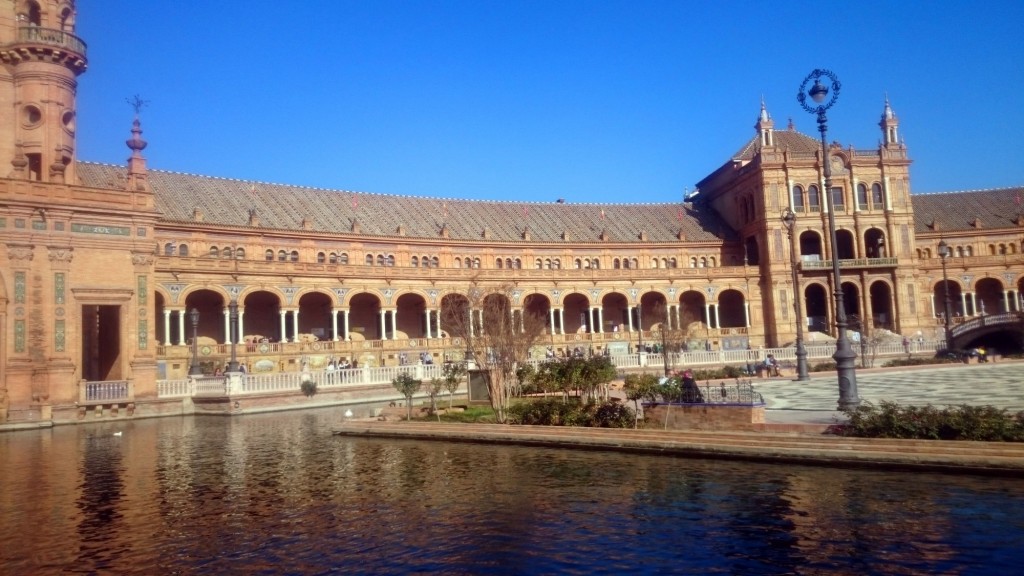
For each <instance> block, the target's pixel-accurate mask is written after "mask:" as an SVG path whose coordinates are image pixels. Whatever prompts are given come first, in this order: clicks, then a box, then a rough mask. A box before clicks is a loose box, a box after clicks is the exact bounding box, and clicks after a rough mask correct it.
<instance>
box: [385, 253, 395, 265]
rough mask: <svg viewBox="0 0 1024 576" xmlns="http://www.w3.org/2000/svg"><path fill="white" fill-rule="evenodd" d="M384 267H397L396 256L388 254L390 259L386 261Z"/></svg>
mask: <svg viewBox="0 0 1024 576" xmlns="http://www.w3.org/2000/svg"><path fill="white" fill-rule="evenodd" d="M384 265H385V266H394V265H395V255H394V254H388V257H387V258H386V259H385V260H384Z"/></svg>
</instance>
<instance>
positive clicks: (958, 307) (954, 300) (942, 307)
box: [932, 280, 964, 319]
mask: <svg viewBox="0 0 1024 576" xmlns="http://www.w3.org/2000/svg"><path fill="white" fill-rule="evenodd" d="M962 293H963V291H962V290H961V288H960V284H958V283H957V282H956V281H955V280H949V281H943V280H939V281H938V282H936V283H935V288H934V289H933V290H932V300H933V301H934V303H935V317H936V318H939V319H945V317H946V298H947V297H948V298H949V313H950V314H952V315H953V317H954V318H956V317H959V316H963V314H964V310H963V300H962V299H961V294H962Z"/></svg>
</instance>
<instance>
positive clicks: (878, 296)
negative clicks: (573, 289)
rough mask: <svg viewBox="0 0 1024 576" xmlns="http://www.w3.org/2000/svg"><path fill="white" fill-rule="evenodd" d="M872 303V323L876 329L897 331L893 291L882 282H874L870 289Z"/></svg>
mask: <svg viewBox="0 0 1024 576" xmlns="http://www.w3.org/2000/svg"><path fill="white" fill-rule="evenodd" d="M868 295H869V298H870V301H871V321H872V323H873V325H874V327H875V328H885V329H886V330H892V331H895V326H896V324H895V322H894V318H893V313H892V289H891V288H890V287H889V285H888V284H887V283H885V282H882V281H877V282H873V283H872V284H871V286H870V288H868Z"/></svg>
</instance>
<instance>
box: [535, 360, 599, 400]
mask: <svg viewBox="0 0 1024 576" xmlns="http://www.w3.org/2000/svg"><path fill="white" fill-rule="evenodd" d="M520 372H521V375H520V374H518V373H517V375H518V376H519V381H520V382H522V383H523V392H524V393H525V394H531V393H532V394H538V393H543V394H546V393H551V392H562V393H563V394H568V393H569V392H572V391H575V390H579V391H580V392H582V393H583V394H585V395H587V396H594V395H595V392H596V391H597V389H598V387H600V386H602V385H605V384H608V383H609V382H611V381H612V380H614V379H615V376H616V368H615V365H614V364H612V361H611V359H610V358H607V357H605V356H590V357H585V356H570V357H568V358H561V359H558V360H549V361H547V362H544V363H542V364H540V365H539V366H538V367H537V369H536V370H532V369H531V370H526V369H525V368H524V369H521V370H520Z"/></svg>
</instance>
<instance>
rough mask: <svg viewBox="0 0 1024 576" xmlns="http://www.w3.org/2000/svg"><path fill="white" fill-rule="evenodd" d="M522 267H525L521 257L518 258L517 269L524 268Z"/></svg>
mask: <svg viewBox="0 0 1024 576" xmlns="http://www.w3.org/2000/svg"><path fill="white" fill-rule="evenodd" d="M522 269H523V260H522V259H521V258H516V270H522Z"/></svg>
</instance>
